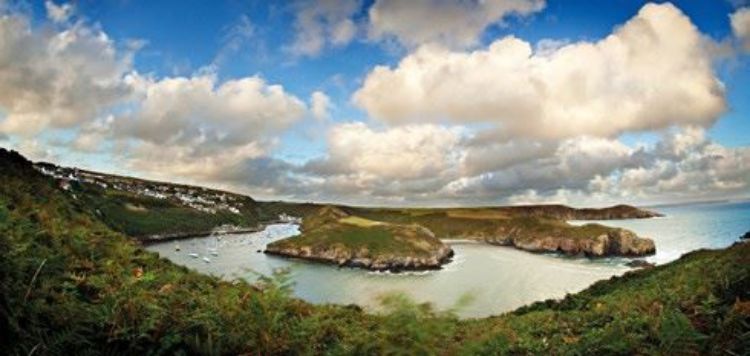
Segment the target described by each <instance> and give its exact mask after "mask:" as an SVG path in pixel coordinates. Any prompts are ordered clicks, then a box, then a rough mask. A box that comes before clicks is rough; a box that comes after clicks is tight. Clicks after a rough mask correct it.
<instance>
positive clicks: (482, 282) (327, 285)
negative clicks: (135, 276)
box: [148, 202, 750, 317]
mask: <svg viewBox="0 0 750 356" xmlns="http://www.w3.org/2000/svg"><path fill="white" fill-rule="evenodd" d="M655 210H657V211H659V212H661V213H664V214H665V215H666V216H665V217H663V218H655V219H641V220H610V221H603V222H601V223H603V224H605V225H609V226H619V227H623V228H627V229H630V230H633V231H635V232H636V233H637V234H639V235H641V236H647V237H650V238H653V239H654V241H655V242H656V248H657V253H656V255H654V256H651V257H648V258H646V260H648V261H650V262H655V263H657V264H663V263H667V262H670V261H672V260H675V259H677V258H679V257H680V256H681V255H682V254H684V253H686V252H689V251H692V250H696V249H700V248H722V247H726V246H729V245H731V244H732V243H734V242H736V241H737V240H738V237H739V236H740V235H742V234H743V233H745V232H746V231H748V230H750V203H747V202H746V203H733V204H702V205H690V206H675V207H662V208H656V209H655ZM571 223H574V224H582V223H586V222H582V221H575V222H571ZM297 233H298V228H297V226H296V225H293V224H277V225H271V226H268V227H267V228H266V229H265V230H264V231H261V232H257V233H250V234H238V235H224V236H222V237H221V238H219V237H215V236H212V237H200V238H192V239H187V240H181V241H178V242H174V241H173V242H164V243H159V244H153V245H150V246H149V247H148V249H149V250H151V251H155V252H158V253H159V254H160V255H162V256H164V257H166V258H169V259H170V260H172V261H173V262H175V263H177V264H181V265H185V266H187V267H190V268H193V269H195V270H197V271H199V272H202V273H208V274H213V275H216V276H220V277H223V278H227V279H234V278H244V279H248V280H251V281H252V280H255V279H257V278H258V276H259V275H261V274H262V275H270V274H271V273H272V272H273V271H274V270H275V269H278V268H289V269H290V270H291V278H292V281H293V282H294V293H295V295H296V296H297V297H300V298H302V299H305V300H307V301H310V302H312V303H337V304H357V305H360V306H362V307H364V308H366V309H368V310H373V311H377V309H378V306H379V305H380V304H379V300H380V298H381V297H382V296H384V295H387V294H389V293H404V294H406V295H408V296H409V297H411V298H412V299H414V300H416V301H418V302H429V303H432V304H433V305H434V306H435V307H436V308H437V309H447V308H454V307H455V308H456V309H455V312H456V313H457V314H458V315H459V316H461V317H483V316H488V315H493V314H499V313H503V312H506V311H510V310H513V309H515V308H517V307H520V306H523V305H526V304H529V303H532V302H535V301H540V300H545V299H549V298H561V297H563V296H565V294H566V293H574V292H577V291H580V290H582V289H585V288H586V287H587V286H589V285H591V284H592V283H594V282H596V281H598V280H602V279H607V278H609V277H611V276H615V275H621V274H623V273H625V272H626V271H628V270H630V269H631V268H629V267H627V266H626V265H625V263H627V262H628V261H629V260H627V259H624V258H606V259H594V260H591V259H587V258H570V257H563V256H558V255H541V254H532V253H528V252H524V251H519V250H515V249H513V248H509V247H498V246H490V245H486V244H481V243H475V242H468V241H460V240H455V241H450V242H449V243H450V244H451V246H452V248H453V249H454V251H455V253H456V256H455V258H454V260H453V261H452V262H451V263H450V264H448V265H446V266H445V268H444V269H442V270H439V271H428V272H414V273H398V274H392V273H382V272H370V271H365V270H361V269H351V268H337V267H335V266H331V265H323V264H317V263H310V262H305V261H300V260H290V259H285V258H280V257H274V256H267V255H265V254H263V253H262V252H259V251H262V250H263V249H264V247H265V245H266V244H267V243H269V242H271V241H274V240H277V239H280V238H284V237H288V236H292V235H295V234H297ZM176 245H179V246H180V250H179V251H177V250H176V249H175V247H176ZM191 254H194V255H193V256H195V255H197V257H193V256H191ZM460 301H461V302H460Z"/></svg>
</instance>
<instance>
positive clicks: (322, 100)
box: [310, 91, 331, 120]
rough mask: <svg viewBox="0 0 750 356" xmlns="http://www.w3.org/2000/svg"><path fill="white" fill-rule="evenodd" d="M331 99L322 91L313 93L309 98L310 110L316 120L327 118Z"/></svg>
mask: <svg viewBox="0 0 750 356" xmlns="http://www.w3.org/2000/svg"><path fill="white" fill-rule="evenodd" d="M330 108H331V98H329V97H328V95H326V94H325V93H323V92H322V91H315V92H313V93H312V95H311V96H310V110H311V111H312V114H313V117H314V118H316V119H317V120H325V119H327V118H328V117H329V115H330V113H329V110H330Z"/></svg>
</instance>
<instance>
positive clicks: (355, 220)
mask: <svg viewBox="0 0 750 356" xmlns="http://www.w3.org/2000/svg"><path fill="white" fill-rule="evenodd" d="M439 246H442V243H441V242H440V241H439V240H438V239H436V238H435V237H434V236H432V235H430V234H429V232H427V231H425V230H424V229H422V228H420V227H417V226H413V225H400V224H389V223H383V222H379V221H375V220H370V219H365V218H362V217H358V216H354V215H348V214H347V213H346V212H345V211H343V210H341V209H339V208H336V207H323V208H321V209H319V210H318V211H317V212H316V213H314V214H310V215H308V217H307V218H305V221H304V224H303V228H302V233H301V234H300V235H297V236H292V237H290V238H286V239H283V240H279V241H276V242H273V243H271V244H270V245H269V248H271V249H275V248H279V249H286V248H305V247H306V248H311V249H312V251H324V250H331V249H344V250H348V251H351V252H352V253H356V252H358V251H363V250H366V251H367V252H368V254H369V255H370V256H373V257H374V256H383V255H389V256H428V255H430V254H431V253H432V252H433V250H434V249H436V248H437V247H439Z"/></svg>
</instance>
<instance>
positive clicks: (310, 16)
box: [289, 0, 361, 57]
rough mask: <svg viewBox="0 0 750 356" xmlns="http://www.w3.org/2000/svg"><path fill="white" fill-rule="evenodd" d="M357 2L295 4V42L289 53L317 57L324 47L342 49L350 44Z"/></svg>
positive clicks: (326, 0) (311, 0) (305, 1)
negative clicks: (338, 47)
mask: <svg viewBox="0 0 750 356" xmlns="http://www.w3.org/2000/svg"><path fill="white" fill-rule="evenodd" d="M360 6H361V1H360V0H303V1H298V2H297V3H296V4H295V11H296V14H295V17H296V19H295V25H294V26H295V30H296V35H295V39H294V42H293V43H292V44H291V46H290V47H289V50H290V51H291V53H293V54H295V55H300V56H310V57H313V56H317V55H318V54H320V52H321V51H322V50H323V49H324V48H326V46H333V47H337V46H343V45H346V44H348V43H349V42H351V41H352V39H353V38H354V36H355V35H356V33H357V26H356V24H355V22H354V20H353V19H352V17H353V16H354V14H355V13H356V12H357V11H358V10H359V8H360Z"/></svg>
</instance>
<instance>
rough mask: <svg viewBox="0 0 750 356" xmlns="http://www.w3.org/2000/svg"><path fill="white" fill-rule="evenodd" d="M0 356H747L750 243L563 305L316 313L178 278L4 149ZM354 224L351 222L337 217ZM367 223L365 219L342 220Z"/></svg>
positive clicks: (267, 284)
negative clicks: (467, 313) (485, 311)
mask: <svg viewBox="0 0 750 356" xmlns="http://www.w3.org/2000/svg"><path fill="white" fill-rule="evenodd" d="M0 180H1V181H2V184H0V267H1V268H0V336H1V337H2V340H3V342H2V343H0V352H1V353H2V354H5V355H17V354H24V355H28V354H35V355H40V354H53V355H59V354H121V353H129V354H134V353H147V354H175V353H181V354H253V355H256V354H257V355H281V354H332V355H337V354H368V355H369V354H372V355H382V354H393V355H396V354H404V355H407V354H408V355H414V354H425V355H426V354H437V355H455V354H467V355H468V354H481V355H486V354H498V355H500V354H570V355H576V354H716V355H720V354H722V355H724V354H736V355H739V354H744V353H746V352H747V350H748V349H750V337H748V335H750V334H749V333H750V244H748V243H739V242H738V243H736V244H735V245H734V246H732V247H729V248H727V249H723V250H715V251H708V250H702V251H696V252H692V253H690V254H687V255H685V256H683V257H682V258H680V259H679V260H677V261H675V262H673V263H669V264H666V265H662V266H657V267H654V268H651V269H644V270H637V271H634V272H629V273H627V274H625V275H624V276H622V277H613V278H611V279H609V280H606V281H601V282H598V283H596V284H594V285H593V286H591V287H590V288H588V289H586V290H585V291H583V292H581V293H577V294H575V295H569V296H567V297H566V298H564V299H562V300H548V301H544V302H538V303H534V304H532V305H529V306H527V307H523V308H520V309H518V310H516V311H514V312H511V313H507V314H503V315H499V316H495V317H490V318H483V319H473V320H458V319H457V318H456V317H455V315H453V314H452V313H450V312H436V311H434V310H433V309H432V308H431V307H430V306H429V305H417V304H414V303H412V302H410V301H409V300H407V299H405V298H404V297H401V296H398V295H394V296H388V297H384V298H383V301H382V302H383V304H384V305H385V309H386V312H384V313H383V314H368V313H365V312H363V311H361V310H360V309H359V308H358V307H356V306H337V305H311V304H308V303H306V302H303V301H300V300H298V299H294V298H292V297H291V296H290V286H289V284H288V278H287V276H285V275H284V274H283V273H280V274H278V275H276V276H274V277H271V278H264V279H262V280H261V281H259V282H258V283H254V284H250V283H248V282H246V281H243V280H233V281H222V280H220V279H218V278H215V277H210V276H205V275H200V274H197V273H195V272H192V271H190V270H188V269H186V268H183V267H179V266H176V265H174V264H172V263H171V262H169V261H168V260H166V259H163V258H159V256H158V255H156V254H154V253H150V252H147V251H145V250H143V249H142V248H141V247H140V243H139V242H137V241H136V240H134V239H133V238H132V237H128V236H126V235H123V234H122V233H120V232H117V231H114V230H112V228H110V227H109V226H108V224H107V223H105V222H104V221H103V220H102V219H101V218H100V217H99V216H98V215H97V214H96V213H94V212H92V211H91V209H90V208H89V207H87V206H85V204H84V203H83V202H82V200H80V199H76V198H74V197H73V196H72V195H71V194H70V192H68V191H66V190H64V189H62V188H60V186H59V183H58V182H57V181H56V180H54V179H53V178H51V177H49V176H45V175H43V174H41V173H39V172H38V171H37V170H35V169H34V168H33V166H32V164H31V163H30V162H29V161H27V160H26V159H24V158H23V157H21V156H20V155H18V154H16V153H13V152H8V151H5V150H0ZM341 218H343V219H347V217H341ZM364 219H367V218H366V217H364ZM342 223H353V224H354V225H358V226H373V225H372V223H371V222H370V221H366V220H360V219H358V218H349V219H348V220H346V222H342Z"/></svg>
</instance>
